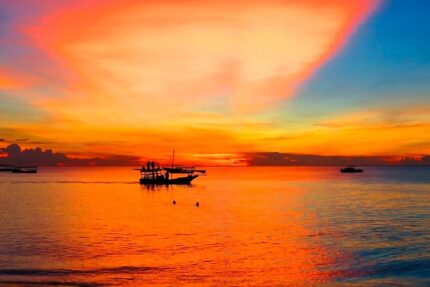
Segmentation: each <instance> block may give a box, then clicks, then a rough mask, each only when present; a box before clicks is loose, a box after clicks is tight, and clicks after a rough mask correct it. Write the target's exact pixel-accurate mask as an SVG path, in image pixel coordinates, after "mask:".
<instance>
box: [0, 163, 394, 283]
mask: <svg viewBox="0 0 430 287" xmlns="http://www.w3.org/2000/svg"><path fill="white" fill-rule="evenodd" d="M208 174H209V176H207V177H201V178H198V179H197V180H196V181H195V184H193V186H191V187H190V186H171V187H168V188H166V187H159V188H154V189H148V188H146V187H145V186H140V185H139V184H137V183H136V181H137V176H138V175H137V174H135V172H134V171H132V170H131V169H129V168H120V169H118V168H85V169H77V168H76V169H74V168H66V169H61V170H58V169H46V170H42V171H41V173H40V174H37V175H34V176H32V175H30V176H29V177H26V178H25V180H24V177H19V178H18V177H16V178H10V176H15V175H8V177H6V176H5V175H1V178H0V188H1V189H0V203H1V211H0V215H1V217H0V224H1V229H2V234H1V236H0V247H1V251H2V252H1V254H0V267H1V268H0V269H2V270H3V271H4V270H5V269H10V268H12V269H17V270H27V273H26V274H21V273H22V272H21V273H19V272H18V274H14V273H13V272H12V273H11V274H9V273H10V272H9V273H7V272H6V273H5V272H3V273H1V272H0V281H7V280H9V281H10V280H12V281H13V280H15V281H20V280H24V281H31V282H47V281H56V282H57V283H58V282H72V283H73V282H75V283H76V282H78V283H79V282H81V283H82V282H84V283H85V284H87V283H95V282H98V283H102V284H114V285H127V286H129V285H135V286H141V285H142V284H150V285H172V284H176V283H188V284H194V285H209V286H214V285H216V286H219V285H246V286H249V285H253V286H261V285H266V286H267V285H269V286H273V285H282V286H318V285H321V284H328V283H330V282H332V281H333V280H335V279H336V278H342V277H345V276H346V275H345V274H343V273H345V272H349V271H348V270H349V269H350V268H351V266H352V265H353V263H354V262H353V261H352V260H353V259H352V258H351V252H349V251H348V250H349V249H348V248H350V249H351V248H353V247H354V246H359V244H362V243H363V242H360V241H357V240H355V239H353V240H349V241H348V240H347V239H348V237H351V238H352V237H353V236H352V235H351V234H353V232H354V230H352V229H351V230H348V229H345V228H348V227H351V228H353V227H357V226H359V227H360V225H356V224H355V223H354V221H353V220H355V219H351V218H349V219H348V218H345V217H344V216H343V215H345V214H348V212H346V209H347V208H350V209H351V210H350V211H349V212H364V211H366V210H363V209H360V204H364V205H365V206H366V208H367V210H368V211H370V210H375V205H377V204H380V203H378V202H377V201H376V200H378V201H379V200H381V198H380V197H381V195H375V198H373V199H372V198H369V197H368V196H367V197H366V196H362V195H360V192H361V193H364V192H366V191H363V190H362V191H360V190H353V189H351V187H353V186H354V185H353V184H352V183H350V182H346V183H345V182H344V184H345V186H342V184H333V183H331V184H330V185H327V182H332V181H333V178H336V177H339V175H338V174H337V171H336V172H330V171H329V172H327V170H323V171H321V169H314V170H313V169H309V168H308V169H306V170H304V169H300V168H299V169H291V168H290V169H280V168H228V169H222V168H212V169H209V173H208ZM17 182H21V183H17ZM36 182H38V183H36ZM304 183H306V185H304ZM346 187H348V189H349V190H350V196H351V198H350V199H345V198H346V197H345V198H342V197H339V196H337V197H336V196H333V194H332V192H338V194H340V195H342V194H343V193H342V192H344V191H342V190H344V189H345V188H346ZM327 191H329V192H330V193H328V192H327ZM385 197H386V198H387V195H385ZM395 197H396V194H394V195H392V200H395ZM351 199H352V201H351ZM375 199H376V200H375ZM173 200H175V201H176V205H173V204H172V202H173ZM354 201H356V203H357V204H356V203H354ZM196 202H199V203H200V206H199V207H196V206H195V203H196ZM386 202H387V204H392V201H389V200H388V201H386ZM390 202H391V203H390ZM381 208H386V206H383V207H381ZM331 209H332V210H331ZM336 212H338V213H339V218H336V215H335V213H336ZM357 217H358V218H359V219H360V218H361V219H365V218H366V215H365V214H358V215H357ZM333 218H335V219H333ZM342 219H343V220H350V222H349V224H343V225H337V224H334V223H333V220H336V222H337V221H339V222H341V221H342ZM361 228H366V226H365V223H362V225H361ZM345 233H348V234H347V235H345ZM336 238H338V239H339V240H345V242H343V243H339V242H336ZM351 246H352V247H351ZM339 264H341V266H338V265H339ZM59 269H60V270H68V272H63V273H61V272H60V273H58V270H59ZM41 270H42V271H44V273H43V272H41V273H40V272H39V271H41ZM38 272H39V273H38Z"/></svg>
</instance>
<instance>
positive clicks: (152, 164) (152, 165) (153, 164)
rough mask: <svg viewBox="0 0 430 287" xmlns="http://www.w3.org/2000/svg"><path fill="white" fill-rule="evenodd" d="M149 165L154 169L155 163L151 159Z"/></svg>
mask: <svg viewBox="0 0 430 287" xmlns="http://www.w3.org/2000/svg"><path fill="white" fill-rule="evenodd" d="M151 167H152V169H155V163H154V162H153V161H151Z"/></svg>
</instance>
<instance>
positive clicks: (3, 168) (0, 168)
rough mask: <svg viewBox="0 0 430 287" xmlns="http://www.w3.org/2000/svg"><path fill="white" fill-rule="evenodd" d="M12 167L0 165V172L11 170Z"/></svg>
mask: <svg viewBox="0 0 430 287" xmlns="http://www.w3.org/2000/svg"><path fill="white" fill-rule="evenodd" d="M14 168H15V166H13V165H0V172H12V171H13V170H14Z"/></svg>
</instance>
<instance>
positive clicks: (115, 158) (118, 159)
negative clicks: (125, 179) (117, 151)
mask: <svg viewBox="0 0 430 287" xmlns="http://www.w3.org/2000/svg"><path fill="white" fill-rule="evenodd" d="M0 153H3V154H5V155H6V156H4V157H0V164H11V165H17V164H21V165H38V166H63V165H64V166H85V165H91V166H119V165H134V166H137V165H140V162H139V157H135V156H126V155H106V156H104V157H94V158H85V159H81V158H71V157H68V156H67V155H66V154H64V153H58V152H54V151H52V150H50V149H47V150H42V149H41V148H39V147H36V148H30V149H24V150H22V149H21V147H20V146H19V145H17V144H10V145H8V146H6V147H3V148H0Z"/></svg>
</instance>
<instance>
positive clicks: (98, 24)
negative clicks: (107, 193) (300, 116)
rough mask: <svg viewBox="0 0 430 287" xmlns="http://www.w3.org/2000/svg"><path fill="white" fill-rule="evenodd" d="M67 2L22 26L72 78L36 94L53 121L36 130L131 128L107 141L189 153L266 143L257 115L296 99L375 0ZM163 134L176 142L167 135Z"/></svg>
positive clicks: (103, 136) (63, 133) (48, 133)
mask: <svg viewBox="0 0 430 287" xmlns="http://www.w3.org/2000/svg"><path fill="white" fill-rule="evenodd" d="M47 5H54V4H52V3H51V4H47ZM55 5H58V4H55ZM61 5H63V6H62V7H60V6H58V7H56V8H55V9H54V10H53V12H51V14H49V15H46V16H44V17H43V18H41V19H39V20H38V21H37V25H33V26H31V27H28V26H26V27H23V28H22V30H23V31H24V33H25V34H26V35H27V36H29V37H30V39H31V40H32V41H33V43H34V44H35V45H36V46H37V47H38V48H39V49H41V50H42V51H44V52H45V53H46V54H47V55H49V57H50V58H52V59H54V60H55V61H56V63H57V64H58V65H59V67H61V68H62V71H63V73H59V74H58V77H61V78H62V80H63V82H64V80H65V83H66V84H65V85H64V86H62V87H61V89H60V91H58V95H57V96H56V97H52V96H51V95H49V94H37V96H35V97H32V98H31V99H29V100H30V101H31V104H32V105H35V106H37V107H39V108H41V109H43V110H46V111H49V113H50V115H51V121H52V123H53V124H52V125H51V126H50V127H49V129H46V128H45V127H43V128H39V130H37V127H35V128H34V129H32V130H33V131H34V133H33V134H35V135H37V136H38V137H44V138H47V139H48V140H49V139H53V138H56V139H58V140H60V141H63V142H70V143H73V144H72V145H71V147H76V146H79V147H80V148H81V149H82V150H89V151H94V146H92V147H91V146H85V143H88V142H110V141H112V139H113V138H119V137H122V139H125V140H124V141H125V142H121V143H118V145H112V146H110V147H109V146H103V148H104V149H116V150H115V151H113V150H112V152H117V151H118V149H121V147H120V146H121V145H122V149H123V150H129V149H130V148H131V147H136V146H145V147H148V149H152V150H154V149H157V148H158V147H159V146H160V145H162V146H163V148H164V147H165V148H167V146H168V145H170V146H171V145H172V142H175V145H180V146H181V147H183V148H184V149H186V150H188V151H189V152H190V154H192V153H195V154H199V153H202V152H208V153H213V154H218V153H231V152H237V151H239V150H240V149H243V148H248V149H251V150H256V149H259V147H258V146H256V145H260V147H261V146H262V144H261V141H260V142H256V143H252V144H250V143H249V142H252V140H254V139H256V138H257V136H256V135H257V134H260V132H263V133H264V134H265V135H270V134H277V131H276V130H273V129H271V127H270V123H268V124H267V125H266V122H265V121H262V120H261V119H259V118H258V117H254V115H255V114H256V113H258V112H260V111H261V110H263V109H270V108H272V107H274V106H275V105H276V103H278V102H279V101H282V100H284V99H288V98H289V97H291V96H293V95H294V90H295V88H296V87H297V86H298V85H299V84H300V83H302V82H303V81H304V80H306V79H307V78H308V77H309V75H311V74H312V73H313V72H315V70H316V69H318V67H320V66H321V65H322V64H324V63H325V62H327V61H328V60H329V59H330V58H331V57H332V56H333V55H334V54H335V53H336V51H338V50H339V49H340V48H341V47H342V45H343V43H344V42H345V41H346V39H347V38H348V37H349V36H350V35H351V33H352V32H353V30H354V29H355V27H357V25H359V24H360V22H361V21H363V19H365V18H366V16H367V15H369V13H370V12H372V11H373V9H374V8H375V6H376V1H372V0H363V1H344V0H330V1H316V0H304V1H253V0H251V1H196V0H188V1H185V0H184V1H132V0H122V1H120V0H108V1H103V2H100V1H95V0H88V1H84V0H79V1H74V2H70V3H68V4H61ZM153 131H156V132H155V133H154V132H153ZM154 134H155V135H156V136H154ZM190 134H193V136H190ZM151 137H153V139H154V140H152V139H151ZM163 138H164V139H168V141H169V142H163V143H162V144H160V139H163ZM155 139H156V140H155ZM148 142H149V143H148ZM263 145H264V144H263ZM170 149H171V148H169V150H170ZM159 152H160V153H163V152H165V150H164V149H163V151H161V150H160V151H159Z"/></svg>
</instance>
